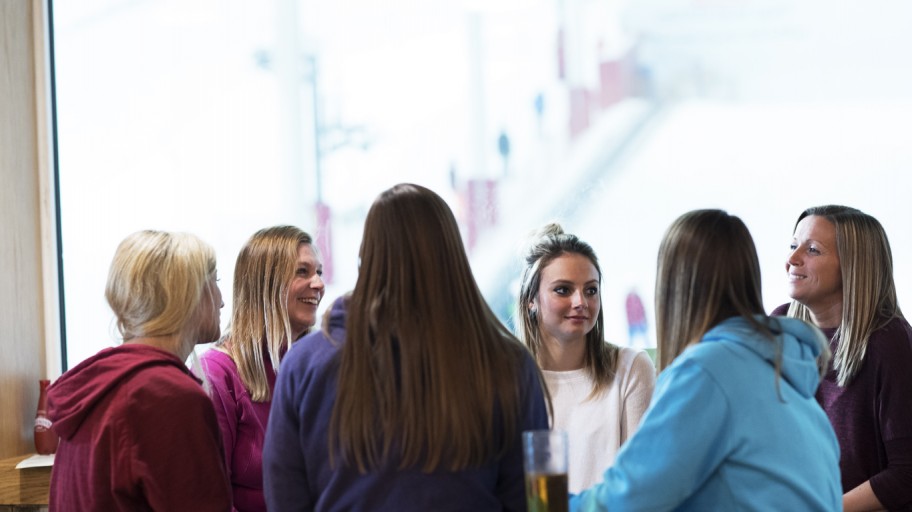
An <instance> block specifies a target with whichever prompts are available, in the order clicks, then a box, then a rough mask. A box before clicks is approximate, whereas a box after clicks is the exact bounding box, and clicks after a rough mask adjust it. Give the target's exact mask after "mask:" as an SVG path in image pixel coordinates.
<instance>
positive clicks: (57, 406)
mask: <svg viewBox="0 0 912 512" xmlns="http://www.w3.org/2000/svg"><path fill="white" fill-rule="evenodd" d="M48 409H49V410H48V415H49V416H50V418H51V420H52V421H53V422H54V424H53V428H54V430H56V431H57V433H58V434H59V435H60V437H61V440H60V447H59V449H58V450H57V455H56V458H55V460H54V467H53V470H52V472H51V488H50V510H61V511H62V510H205V511H216V510H217V511H225V510H230V509H231V488H230V486H229V483H228V477H227V475H226V473H225V464H224V458H223V456H222V444H221V438H220V436H219V430H218V425H217V423H216V420H215V412H214V411H213V409H212V402H211V401H210V400H209V397H208V396H206V393H205V392H204V391H203V389H202V387H201V386H200V382H199V381H198V380H197V379H196V378H195V377H194V376H192V375H191V374H190V372H189V370H188V369H187V367H186V366H185V365H184V363H183V362H182V361H180V360H179V359H178V358H177V357H175V356H174V355H173V354H170V353H168V352H165V351H162V350H159V349H156V348H153V347H149V346H146V345H138V344H127V345H121V346H119V347H115V348H109V349H104V350H102V351H101V352H99V353H98V354H96V355H94V356H92V357H91V358H89V359H87V360H85V361H83V362H82V363H80V364H79V365H78V366H76V367H75V368H73V369H71V370H70V371H68V372H67V373H65V374H64V375H63V376H61V377H60V378H59V379H58V380H57V382H55V383H54V384H53V385H52V386H51V387H50V388H48Z"/></svg>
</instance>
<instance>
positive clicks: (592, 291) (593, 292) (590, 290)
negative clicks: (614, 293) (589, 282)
mask: <svg viewBox="0 0 912 512" xmlns="http://www.w3.org/2000/svg"><path fill="white" fill-rule="evenodd" d="M586 293H588V294H589V295H598V288H596V287H594V286H593V287H592V288H587V289H586Z"/></svg>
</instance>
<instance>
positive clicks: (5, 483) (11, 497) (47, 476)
mask: <svg viewBox="0 0 912 512" xmlns="http://www.w3.org/2000/svg"><path fill="white" fill-rule="evenodd" d="M29 457H31V454H29V455H20V456H18V457H11V458H9V459H0V505H47V504H48V489H49V488H50V485H51V467H50V466H45V467H37V468H24V469H16V464H19V463H20V462H22V461H23V460H25V459H27V458H29Z"/></svg>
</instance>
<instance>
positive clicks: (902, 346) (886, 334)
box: [867, 317, 912, 361]
mask: <svg viewBox="0 0 912 512" xmlns="http://www.w3.org/2000/svg"><path fill="white" fill-rule="evenodd" d="M867 350H868V354H869V355H871V356H874V357H877V356H881V357H884V358H891V357H894V356H901V357H906V356H908V357H912V326H910V325H909V322H908V321H907V320H906V319H905V318H903V317H893V318H891V319H890V320H888V321H887V322H886V323H885V324H884V325H883V326H882V327H880V328H879V329H877V330H876V331H874V332H872V333H871V337H870V338H869V339H868V348H867ZM904 361H908V359H904Z"/></svg>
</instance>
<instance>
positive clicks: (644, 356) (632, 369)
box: [617, 346, 655, 375]
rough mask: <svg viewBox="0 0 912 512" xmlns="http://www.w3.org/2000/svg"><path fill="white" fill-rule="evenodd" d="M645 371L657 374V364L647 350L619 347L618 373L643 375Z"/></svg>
mask: <svg viewBox="0 0 912 512" xmlns="http://www.w3.org/2000/svg"><path fill="white" fill-rule="evenodd" d="M643 371H652V372H653V373H654V372H655V364H654V363H653V362H652V358H651V357H649V354H648V353H646V351H645V350H642V349H638V348H633V347H621V346H619V347H618V359H617V373H618V374H619V375H624V374H628V373H641V372H643Z"/></svg>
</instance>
